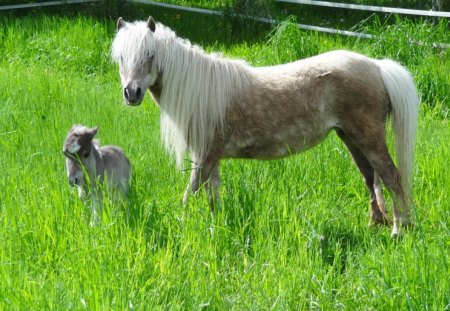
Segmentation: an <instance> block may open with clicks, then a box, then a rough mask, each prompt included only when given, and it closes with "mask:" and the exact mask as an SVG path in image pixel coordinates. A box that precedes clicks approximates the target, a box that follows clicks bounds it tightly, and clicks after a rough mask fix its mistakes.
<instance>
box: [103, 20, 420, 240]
mask: <svg viewBox="0 0 450 311" xmlns="http://www.w3.org/2000/svg"><path fill="white" fill-rule="evenodd" d="M111 52H112V57H113V59H114V60H115V61H116V62H117V63H118V64H119V70H120V78H121V83H122V86H123V95H124V97H125V100H126V102H127V103H128V104H129V105H139V104H140V103H141V101H142V99H143V97H144V93H145V90H146V89H149V90H150V93H151V95H152V96H153V99H154V100H155V102H156V103H157V104H158V105H159V106H160V109H161V136H162V140H163V143H164V145H165V147H166V148H167V149H168V151H169V152H171V153H173V154H174V155H175V157H176V160H177V163H178V165H180V164H181V161H182V157H183V153H184V152H185V151H189V153H190V156H191V161H192V163H193V164H192V172H191V178H190V184H189V185H188V187H187V189H186V192H185V195H184V198H183V201H184V202H186V199H187V195H188V194H189V192H191V191H192V192H194V193H195V192H197V190H198V189H199V186H200V185H201V183H204V184H205V187H206V189H207V192H208V195H209V198H210V203H211V210H212V211H214V210H213V209H214V200H215V199H219V198H218V196H219V193H218V187H219V184H220V178H219V161H220V159H223V158H252V159H275V158H281V157H285V156H289V155H291V154H293V153H297V152H301V151H303V150H305V149H307V148H310V147H313V146H314V145H316V144H318V143H320V142H321V141H322V140H323V139H325V137H326V136H327V134H328V133H329V132H330V131H331V130H335V131H336V133H337V135H338V136H339V137H340V138H341V139H342V141H343V142H344V144H345V145H346V146H347V148H348V150H349V151H350V153H351V154H352V156H353V159H354V161H355V163H356V165H357V167H358V169H359V170H360V172H361V174H362V175H363V177H364V180H365V183H366V185H367V188H368V189H369V192H370V197H371V202H370V206H371V208H370V220H371V222H372V223H389V222H390V220H389V218H388V217H387V214H386V211H385V208H384V199H383V196H382V191H381V188H380V182H379V178H380V177H381V180H382V181H383V182H384V184H385V185H386V187H387V189H389V191H390V192H391V193H392V196H393V199H394V200H393V201H394V206H393V216H394V217H393V220H394V221H393V229H392V234H393V236H396V235H398V234H399V230H400V227H401V226H402V225H403V226H407V225H410V224H411V217H410V206H411V205H412V186H411V184H412V168H413V160H414V159H413V158H414V149H415V140H416V130H417V118H418V105H419V98H418V94H417V90H416V87H415V85H414V81H413V78H412V77H411V75H410V73H409V72H408V71H407V70H406V69H405V68H404V67H402V66H401V65H399V64H397V63H396V62H394V61H391V60H375V59H371V58H368V57H366V56H363V55H360V54H356V53H352V52H349V51H333V52H328V53H324V54H320V55H318V56H315V57H311V58H307V59H303V60H299V61H296V62H293V63H289V64H284V65H278V66H273V67H261V68H254V67H251V66H249V65H248V64H246V63H245V62H243V61H237V60H231V59H226V58H223V57H221V56H219V55H216V54H207V53H205V52H204V51H203V50H202V49H201V48H200V47H198V46H195V45H192V44H191V43H190V42H189V41H187V40H183V39H180V38H178V37H177V36H176V35H175V33H174V32H173V31H172V30H171V29H169V28H168V27H166V26H164V25H162V24H160V23H158V24H156V23H155V21H154V20H153V18H152V17H150V18H149V19H148V21H147V22H143V21H137V22H134V23H128V22H125V21H123V20H122V19H121V18H119V20H118V21H117V33H116V36H115V38H114V41H113V43H112V51H111ZM388 115H392V117H393V124H394V132H395V134H396V137H397V140H396V150H397V156H398V169H397V167H396V166H395V164H394V162H393V160H392V158H391V156H390V154H389V152H388V148H387V146H386V122H387V117H388Z"/></svg>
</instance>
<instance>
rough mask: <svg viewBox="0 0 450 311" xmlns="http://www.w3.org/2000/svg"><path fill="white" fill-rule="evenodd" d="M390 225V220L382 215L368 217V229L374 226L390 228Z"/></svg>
mask: <svg viewBox="0 0 450 311" xmlns="http://www.w3.org/2000/svg"><path fill="white" fill-rule="evenodd" d="M391 224H392V220H390V219H389V218H387V217H385V216H384V215H382V214H380V215H376V216H375V215H370V219H369V227H374V226H390V225H391Z"/></svg>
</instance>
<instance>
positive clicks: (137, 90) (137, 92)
mask: <svg viewBox="0 0 450 311" xmlns="http://www.w3.org/2000/svg"><path fill="white" fill-rule="evenodd" d="M140 97H141V88H140V87H138V88H137V89H136V98H140Z"/></svg>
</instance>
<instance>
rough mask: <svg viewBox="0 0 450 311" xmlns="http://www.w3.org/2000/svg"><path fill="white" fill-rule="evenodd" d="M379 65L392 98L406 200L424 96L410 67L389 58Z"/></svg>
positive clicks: (398, 157) (398, 164)
mask: <svg viewBox="0 0 450 311" xmlns="http://www.w3.org/2000/svg"><path fill="white" fill-rule="evenodd" d="M377 64H378V66H379V68H380V73H381V78H382V79H383V82H384V86H385V88H386V90H387V92H388V94H389V98H390V101H391V107H392V118H393V125H394V131H395V136H396V149H397V160H398V163H397V166H398V170H399V172H400V179H401V183H402V186H403V190H404V191H405V196H406V199H407V200H411V199H412V171H413V165H414V152H415V146H416V133H417V122H418V114H419V101H420V99H419V95H418V94H417V89H416V86H415V83H414V79H413V78H412V76H411V74H410V73H409V72H408V70H406V68H404V67H403V66H401V65H400V64H398V63H396V62H394V61H392V60H388V59H384V60H378V61H377Z"/></svg>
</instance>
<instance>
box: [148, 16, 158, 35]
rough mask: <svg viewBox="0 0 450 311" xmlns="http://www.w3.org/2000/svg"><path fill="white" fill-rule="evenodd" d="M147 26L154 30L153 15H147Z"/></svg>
mask: <svg viewBox="0 0 450 311" xmlns="http://www.w3.org/2000/svg"><path fill="white" fill-rule="evenodd" d="M147 26H148V28H149V29H150V31H151V32H155V29H156V23H155V20H154V19H153V17H151V16H149V17H148V20H147Z"/></svg>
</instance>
